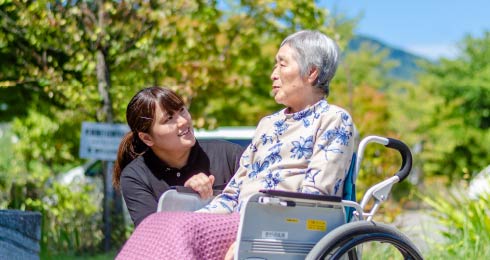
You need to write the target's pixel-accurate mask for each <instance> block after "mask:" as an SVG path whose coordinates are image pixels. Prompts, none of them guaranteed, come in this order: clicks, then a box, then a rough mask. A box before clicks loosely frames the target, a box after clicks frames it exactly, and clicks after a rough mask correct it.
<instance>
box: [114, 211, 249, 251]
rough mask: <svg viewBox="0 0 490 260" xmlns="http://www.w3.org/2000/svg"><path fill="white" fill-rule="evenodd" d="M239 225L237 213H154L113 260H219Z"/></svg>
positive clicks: (139, 226)
mask: <svg viewBox="0 0 490 260" xmlns="http://www.w3.org/2000/svg"><path fill="white" fill-rule="evenodd" d="M239 222H240V215H239V214H238V213H234V214H209V213H194V212H159V213H154V214H152V215H150V216H148V217H147V218H146V219H145V220H143V222H141V223H140V224H139V225H138V227H137V228H136V229H135V230H134V232H133V234H132V235H131V237H130V238H129V239H128V241H126V243H125V244H124V246H123V248H122V249H121V251H120V252H119V254H118V255H117V257H116V259H118V260H122V259H131V260H133V259H145V260H146V259H220V260H222V259H223V258H224V256H225V254H226V251H227V250H228V248H229V247H230V245H231V244H232V243H233V242H234V241H235V240H236V235H237V230H238V224H239Z"/></svg>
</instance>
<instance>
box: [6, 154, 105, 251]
mask: <svg viewBox="0 0 490 260" xmlns="http://www.w3.org/2000/svg"><path fill="white" fill-rule="evenodd" d="M31 167H32V168H33V169H36V171H34V174H31V175H30V176H29V177H28V178H27V179H26V180H24V181H22V180H20V181H17V182H14V183H13V184H12V189H11V190H12V198H11V200H10V205H9V208H18V209H22V210H31V211H38V212H41V214H42V230H41V250H42V254H43V255H47V254H50V253H52V252H76V253H89V252H92V253H94V252H97V251H98V250H99V248H98V246H99V244H100V241H101V240H102V232H101V231H100V223H101V214H100V213H99V208H100V205H99V204H98V202H100V201H96V200H95V198H94V197H92V196H90V194H91V190H92V189H93V187H91V186H88V185H86V186H83V187H80V189H79V190H77V189H73V188H72V187H68V186H64V185H60V184H58V183H57V182H53V181H52V178H49V176H50V174H49V170H48V169H46V168H45V167H44V166H43V165H42V164H37V165H36V166H34V165H32V166H31Z"/></svg>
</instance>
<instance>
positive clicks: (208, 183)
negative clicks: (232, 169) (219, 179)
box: [184, 172, 214, 199]
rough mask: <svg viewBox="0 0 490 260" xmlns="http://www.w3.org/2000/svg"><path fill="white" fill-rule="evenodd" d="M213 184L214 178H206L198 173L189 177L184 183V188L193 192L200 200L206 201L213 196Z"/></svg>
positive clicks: (211, 176) (210, 176)
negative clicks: (197, 194)
mask: <svg viewBox="0 0 490 260" xmlns="http://www.w3.org/2000/svg"><path fill="white" fill-rule="evenodd" d="M213 183H214V176H213V175H209V176H207V175H206V174H204V173H202V172H201V173H198V174H196V175H194V176H192V177H190V178H189V179H188V180H187V181H186V182H185V183H184V187H188V188H191V189H193V190H195V191H196V192H197V193H199V195H200V196H201V198H203V199H207V198H210V197H212V196H213Z"/></svg>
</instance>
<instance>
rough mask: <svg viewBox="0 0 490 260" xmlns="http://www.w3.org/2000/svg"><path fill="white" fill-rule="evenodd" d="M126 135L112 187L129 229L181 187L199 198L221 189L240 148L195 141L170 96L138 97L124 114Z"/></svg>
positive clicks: (161, 92)
mask: <svg viewBox="0 0 490 260" xmlns="http://www.w3.org/2000/svg"><path fill="white" fill-rule="evenodd" d="M126 120H127V122H128V125H129V128H130V130H131V131H130V132H128V133H127V134H126V135H125V136H124V137H123V140H122V141H121V144H120V146H119V151H118V156H117V160H116V162H115V165H114V175H113V184H114V187H116V188H120V189H121V191H122V195H123V198H124V201H125V202H126V206H127V208H128V211H129V213H130V215H131V218H132V220H133V222H134V224H135V225H138V224H139V223H140V222H141V221H142V220H143V219H144V218H145V217H146V216H148V215H150V214H151V213H154V212H156V210H157V203H158V199H159V197H160V196H161V195H162V194H163V192H165V191H167V190H168V189H169V188H170V187H171V186H176V185H183V186H186V187H189V188H192V189H193V190H195V191H197V192H198V193H199V194H200V195H201V197H203V198H207V197H210V196H211V195H212V189H213V185H218V186H224V185H225V184H226V183H227V182H228V181H229V180H230V179H231V177H232V176H233V174H234V173H235V171H236V170H237V168H238V161H239V158H240V155H241V154H242V152H243V148H242V147H241V146H240V145H238V144H233V143H231V142H227V141H223V140H203V141H196V138H195V136H194V129H193V127H192V118H191V115H190V114H189V112H188V111H187V108H186V107H185V104H184V102H183V100H182V99H181V98H180V97H179V96H178V95H177V94H176V93H174V92H173V91H171V90H169V89H166V88H161V87H150V88H145V89H143V90H141V91H139V92H138V93H137V94H136V95H135V96H134V97H133V98H132V99H131V101H130V102H129V104H128V107H127V110H126Z"/></svg>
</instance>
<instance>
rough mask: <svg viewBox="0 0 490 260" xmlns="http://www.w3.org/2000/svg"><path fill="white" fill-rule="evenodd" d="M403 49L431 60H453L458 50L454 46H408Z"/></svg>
mask: <svg viewBox="0 0 490 260" xmlns="http://www.w3.org/2000/svg"><path fill="white" fill-rule="evenodd" d="M405 49H406V50H407V51H409V52H411V53H413V54H416V55H419V56H422V57H426V58H428V59H431V60H437V59H439V58H443V57H444V58H448V59H451V58H455V57H456V56H457V55H458V54H459V50H458V48H457V47H456V45H454V44H415V45H408V46H406V47H405Z"/></svg>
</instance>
